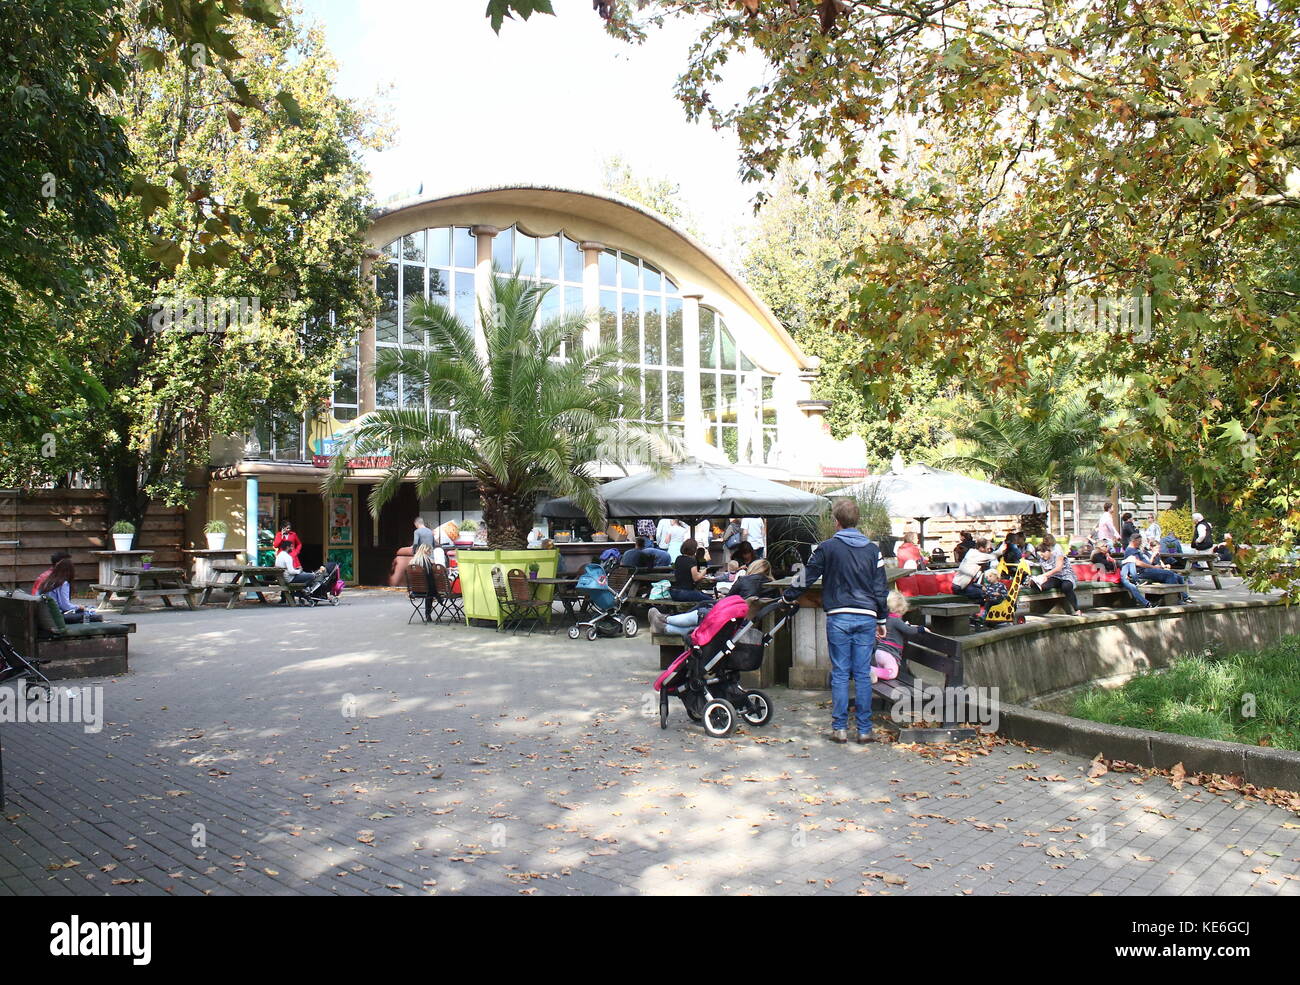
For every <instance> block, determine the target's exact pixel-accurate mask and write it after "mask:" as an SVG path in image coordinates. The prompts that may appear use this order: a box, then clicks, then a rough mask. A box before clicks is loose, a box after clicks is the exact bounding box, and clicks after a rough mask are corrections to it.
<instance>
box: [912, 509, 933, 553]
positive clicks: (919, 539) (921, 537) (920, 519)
mask: <svg viewBox="0 0 1300 985" xmlns="http://www.w3.org/2000/svg"><path fill="white" fill-rule="evenodd" d="M912 519H913V520H915V521H916V522H917V523H919V524H920V525H921V531H920V533H918V534H917V535H916V543H917V545H918V546H919V547H920V548H921V553H922V554H924V553H925V521H926V520H928V519H930V518H929V517H928V516H914V517H912Z"/></svg>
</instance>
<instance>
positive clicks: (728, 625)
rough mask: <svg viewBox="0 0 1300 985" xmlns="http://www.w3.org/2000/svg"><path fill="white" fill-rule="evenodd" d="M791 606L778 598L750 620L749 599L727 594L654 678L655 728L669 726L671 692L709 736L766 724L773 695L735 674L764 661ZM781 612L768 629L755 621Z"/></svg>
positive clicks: (728, 733)
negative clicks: (747, 687) (746, 685)
mask: <svg viewBox="0 0 1300 985" xmlns="http://www.w3.org/2000/svg"><path fill="white" fill-rule="evenodd" d="M793 610H794V606H793V605H791V604H790V603H789V602H786V601H784V600H782V599H777V600H775V601H773V602H771V603H769V604H768V605H766V606H764V607H763V608H762V609H760V610H759V611H758V612H757V613H756V614H755V615H754V617H753V619H751V618H750V617H749V603H748V602H747V601H746V600H745V599H742V598H736V597H733V596H730V595H728V596H727V597H726V598H724V599H722V600H721V601H720V602H718V603H717V604H716V605H715V606H714V607H713V608H712V609H710V610H709V611H708V613H707V614H706V615H705V616H704V619H703V620H702V621H701V622H700V624H699V625H698V626H696V627H695V629H694V630H693V631H692V632H691V639H690V645H689V646H688V647H687V648H686V649H685V650H684V651H682V655H681V656H679V657H678V658H677V659H676V660H674V661H673V662H672V663H671V664H670V665H669V667H668V669H667V670H665V671H664V672H663V673H662V674H660V675H659V677H658V678H657V679H656V680H655V682H654V689H655V690H656V691H658V692H659V727H660V728H667V727H668V698H669V697H670V696H671V695H676V696H677V697H679V698H680V699H681V701H682V705H683V706H684V707H685V708H686V714H687V715H688V716H690V719H691V721H695V722H701V723H702V724H703V725H704V731H705V732H707V733H708V734H709V735H711V736H713V737H714V738H718V739H721V738H725V737H727V736H728V735H730V734H731V733H732V732H733V731H734V730H735V728H736V726H737V725H739V724H740V721H741V719H743V720H744V721H746V722H748V723H749V724H750V725H766V724H767V723H768V722H770V721H771V720H772V710H773V706H772V699H771V698H770V697H768V695H767V694H766V693H765V692H763V691H758V690H754V691H747V690H745V688H743V687H741V685H740V675H741V674H742V673H744V672H745V671H747V670H757V669H758V668H759V667H760V666H762V664H763V650H764V649H765V648H766V647H767V644H768V643H770V642H771V641H772V637H773V636H775V635H776V633H777V631H778V630H779V629H780V628H781V627H782V626H783V625H784V624H785V621H786V619H787V618H788V617H789V614H790V612H792V611H793ZM777 611H780V612H781V617H780V618H779V619H778V620H777V621H776V623H775V624H774V625H773V626H772V627H771V628H770V629H768V630H767V631H763V630H762V629H760V628H759V625H760V623H761V622H762V620H763V619H765V618H766V617H767V616H768V615H770V614H771V613H773V612H777Z"/></svg>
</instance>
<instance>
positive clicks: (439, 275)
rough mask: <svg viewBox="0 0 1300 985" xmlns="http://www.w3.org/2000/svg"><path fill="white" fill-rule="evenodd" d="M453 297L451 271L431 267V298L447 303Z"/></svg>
mask: <svg viewBox="0 0 1300 985" xmlns="http://www.w3.org/2000/svg"><path fill="white" fill-rule="evenodd" d="M449 297H451V273H450V272H449V271H446V270H437V269H435V268H433V267H430V268H429V299H430V300H431V301H441V302H442V303H443V304H447V299H448V298H449Z"/></svg>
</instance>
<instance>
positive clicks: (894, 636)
mask: <svg viewBox="0 0 1300 985" xmlns="http://www.w3.org/2000/svg"><path fill="white" fill-rule="evenodd" d="M907 606H908V602H907V596H906V595H904V594H903V593H902V592H900V591H899V590H898V589H896V588H893V589H890V591H889V618H888V619H886V620H885V635H884V637H883V638H882V639H880V640H877V641H876V656H875V667H873V668H872V671H871V680H872V682H873V683H874V682H875V681H876V680H885V681H892V680H893V679H894V678H895V677H897V676H898V670H899V668H900V667H902V665H903V647H904V646H905V645H906V643H907V640H908V638H909V637H912V636H915V635H917V634H918V633H919V632H921V627H920V626H913V625H912V624H911V623H910V622H908V621H907V620H905V619H904V618H903V616H904V615H906V613H907Z"/></svg>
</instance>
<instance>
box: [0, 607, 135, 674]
mask: <svg viewBox="0 0 1300 985" xmlns="http://www.w3.org/2000/svg"><path fill="white" fill-rule="evenodd" d="M45 605H46V603H45V602H44V601H43V600H41V599H39V598H36V597H33V596H30V595H27V594H26V593H22V592H6V593H0V632H2V633H4V635H5V636H7V637H8V638H9V641H10V642H11V643H13V645H14V647H15V648H16V649H17V650H18V652H19V653H21V654H22V655H23V656H25V657H26V658H27V659H28V660H31V661H33V662H35V663H39V664H40V665H41V671H42V673H44V674H45V676H46V677H49V678H52V679H67V678H73V677H110V676H113V675H116V674H124V673H126V670H127V656H128V649H129V648H128V646H127V637H128V635H129V634H131V633H134V632H135V623H129V622H109V621H105V622H87V623H72V624H71V625H69V626H67V627H66V628H65V629H63V630H61V631H60V630H53V629H43V628H42V625H41V624H42V618H41V612H40V610H41V608H43V607H44V606H45Z"/></svg>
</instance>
